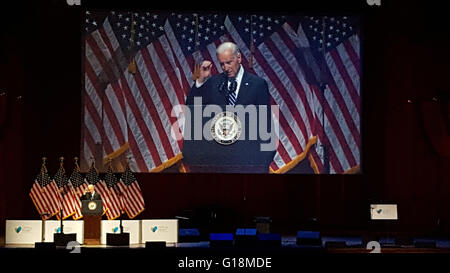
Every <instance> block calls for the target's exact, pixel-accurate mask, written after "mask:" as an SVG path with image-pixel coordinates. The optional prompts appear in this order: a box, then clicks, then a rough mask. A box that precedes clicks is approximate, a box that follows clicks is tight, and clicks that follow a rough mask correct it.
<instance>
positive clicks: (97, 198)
mask: <svg viewBox="0 0 450 273" xmlns="http://www.w3.org/2000/svg"><path fill="white" fill-rule="evenodd" d="M81 200H91V193H90V192H88V193H86V194H84V195H83V196H81ZM93 200H102V196H101V195H100V193H98V192H95V194H94V199H93Z"/></svg>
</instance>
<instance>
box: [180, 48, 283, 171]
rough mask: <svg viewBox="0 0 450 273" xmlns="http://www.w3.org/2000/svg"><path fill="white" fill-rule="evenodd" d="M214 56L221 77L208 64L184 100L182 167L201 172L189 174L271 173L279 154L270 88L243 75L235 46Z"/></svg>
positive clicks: (206, 63) (251, 76)
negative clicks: (273, 124)
mask: <svg viewBox="0 0 450 273" xmlns="http://www.w3.org/2000/svg"><path fill="white" fill-rule="evenodd" d="M216 53H217V62H216V65H220V67H221V69H222V73H219V74H217V75H212V66H213V62H212V61H210V60H204V61H203V62H202V63H201V65H200V71H199V73H198V77H197V79H196V80H195V83H194V84H193V85H192V87H191V89H190V91H189V94H188V96H187V98H186V106H188V107H187V110H189V111H185V112H186V113H187V114H186V120H189V122H186V124H188V125H187V126H186V127H187V128H188V129H186V128H185V131H184V144H183V157H184V163H186V164H187V165H189V166H197V167H198V168H190V169H191V171H192V170H198V171H200V172H202V171H206V172H255V173H267V172H268V171H269V164H270V162H271V161H272V159H273V156H274V154H275V150H276V141H274V140H275V139H276V138H275V137H274V133H273V132H272V130H271V128H273V126H271V105H270V94H269V87H268V84H267V82H266V80H264V79H263V78H261V77H259V76H257V75H254V74H252V73H250V72H248V71H247V70H246V69H244V66H243V65H242V56H241V52H240V50H239V48H238V47H237V45H236V44H234V43H232V42H225V43H222V44H221V45H219V46H218V47H217V50H216ZM199 106H201V107H199ZM202 107H203V108H202ZM198 109H203V112H202V114H201V115H203V116H202V117H201V118H200V119H198V118H196V117H197V114H196V113H197V111H198ZM200 111H202V110H200ZM188 113H189V115H188ZM212 113H215V114H212ZM224 113H226V114H224ZM230 113H231V114H230ZM227 115H228V116H227ZM225 116H227V117H225ZM222 117H225V118H222ZM236 117H237V118H236ZM230 120H234V122H233V121H230ZM198 121H201V122H198ZM205 128H206V129H205ZM192 132H193V136H194V137H193V138H192ZM196 132H199V133H200V134H198V133H197V134H196ZM208 134H211V137H210V138H208V137H209V136H208ZM199 135H201V136H203V139H202V138H197V136H199ZM211 138H212V139H214V140H215V142H214V141H210V140H211ZM202 140H204V141H202ZM265 144H269V145H267V147H269V148H268V149H265V147H264V145H265ZM243 151H245V153H243ZM194 172H195V171H194Z"/></svg>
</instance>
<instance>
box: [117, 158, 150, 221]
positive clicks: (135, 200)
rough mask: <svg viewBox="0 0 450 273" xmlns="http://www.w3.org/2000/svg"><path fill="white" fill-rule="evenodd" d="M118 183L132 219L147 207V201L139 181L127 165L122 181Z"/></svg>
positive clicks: (125, 206)
mask: <svg viewBox="0 0 450 273" xmlns="http://www.w3.org/2000/svg"><path fill="white" fill-rule="evenodd" d="M117 185H120V187H123V188H121V192H122V196H123V202H124V208H125V211H126V212H127V215H128V217H129V218H130V219H133V218H135V217H136V216H138V215H139V214H140V213H141V212H142V211H144V209H145V201H144V197H143V195H142V191H141V188H140V187H139V183H138V182H137V180H136V178H135V177H134V175H133V173H132V172H131V170H130V168H129V167H128V166H127V167H126V169H125V172H124V173H123V174H122V176H121V178H120V181H119V183H118V184H117Z"/></svg>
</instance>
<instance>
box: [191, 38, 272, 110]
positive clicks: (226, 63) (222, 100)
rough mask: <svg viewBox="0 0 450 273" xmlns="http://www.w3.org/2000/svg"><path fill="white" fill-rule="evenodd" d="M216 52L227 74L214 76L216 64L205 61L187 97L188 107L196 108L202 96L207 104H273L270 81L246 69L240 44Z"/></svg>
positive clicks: (226, 46) (224, 46)
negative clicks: (212, 67) (213, 66)
mask: <svg viewBox="0 0 450 273" xmlns="http://www.w3.org/2000/svg"><path fill="white" fill-rule="evenodd" d="M216 53H217V59H218V61H219V64H220V66H221V68H222V70H223V72H222V73H220V74H218V75H214V76H212V75H211V66H212V65H213V64H212V62H211V61H209V60H204V61H203V62H202V64H201V66H200V72H199V76H198V78H197V80H196V81H195V84H194V85H193V86H192V88H191V90H190V92H189V94H188V96H187V98H186V105H193V104H194V97H201V98H202V103H203V104H205V105H206V104H216V105H230V104H231V105H236V104H242V105H250V104H253V105H270V95H269V89H268V85H267V82H266V81H265V80H264V79H262V78H260V77H258V76H256V75H254V74H251V73H249V72H247V71H245V70H244V67H243V66H242V64H241V62H242V58H241V53H240V51H239V48H238V47H237V45H236V44H234V43H232V42H225V43H223V44H221V45H220V46H219V47H218V48H217V50H216Z"/></svg>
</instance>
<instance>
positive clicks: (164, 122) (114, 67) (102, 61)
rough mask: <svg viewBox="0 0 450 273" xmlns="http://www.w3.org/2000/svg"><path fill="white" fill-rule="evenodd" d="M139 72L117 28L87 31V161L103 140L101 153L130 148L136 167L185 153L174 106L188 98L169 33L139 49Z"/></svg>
mask: <svg viewBox="0 0 450 273" xmlns="http://www.w3.org/2000/svg"><path fill="white" fill-rule="evenodd" d="M134 58H135V60H136V65H137V72H136V74H134V75H133V74H130V73H128V72H126V65H127V64H128V63H127V62H124V61H123V53H122V52H121V49H120V47H119V43H118V41H117V39H116V37H115V36H114V32H113V30H112V28H111V26H110V24H109V21H108V19H106V20H105V22H104V24H103V27H102V28H100V29H99V30H95V31H94V32H92V33H91V34H89V35H87V37H86V58H85V96H84V122H83V128H84V130H83V134H84V139H83V150H82V155H83V159H84V160H83V162H88V161H89V160H88V159H89V158H91V157H93V156H94V154H95V151H96V144H99V143H101V144H102V149H103V150H102V156H103V157H104V158H106V157H109V158H114V157H115V156H116V155H118V154H121V153H123V152H124V151H126V150H127V149H129V153H131V154H132V155H133V159H134V160H133V162H132V163H131V164H133V168H134V169H136V170H137V171H139V172H154V171H160V170H162V169H164V168H166V167H168V166H170V165H172V164H174V163H176V162H177V161H178V160H179V159H180V158H181V147H180V145H181V143H182V142H181V140H179V141H177V140H175V139H174V138H172V137H171V132H172V131H171V130H172V124H173V123H175V121H176V118H174V117H171V111H172V107H173V106H175V105H178V104H183V103H184V98H185V95H186V94H185V93H184V92H183V89H182V88H181V84H182V83H180V82H179V78H178V76H177V73H176V71H174V70H173V68H174V67H176V66H175V63H174V58H173V56H171V51H170V49H169V48H167V39H165V38H164V37H162V38H161V40H160V41H157V42H154V43H152V44H150V45H149V46H148V47H147V48H144V49H142V50H141V51H139V52H138V53H137V54H136V55H135V57H134Z"/></svg>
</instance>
